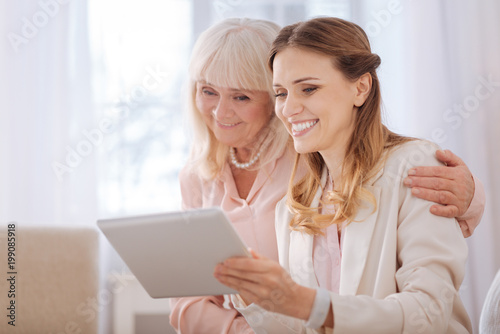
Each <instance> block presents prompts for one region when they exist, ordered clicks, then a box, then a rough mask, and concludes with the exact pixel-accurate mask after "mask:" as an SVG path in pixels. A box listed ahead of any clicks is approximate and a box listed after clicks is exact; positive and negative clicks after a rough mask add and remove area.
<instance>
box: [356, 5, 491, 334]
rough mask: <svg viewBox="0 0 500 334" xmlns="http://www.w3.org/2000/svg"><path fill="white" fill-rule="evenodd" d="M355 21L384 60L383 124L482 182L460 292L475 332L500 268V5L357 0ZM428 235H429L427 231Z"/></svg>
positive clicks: (382, 73) (382, 67)
mask: <svg viewBox="0 0 500 334" xmlns="http://www.w3.org/2000/svg"><path fill="white" fill-rule="evenodd" d="M358 5H359V6H357V7H355V8H354V11H353V15H354V18H355V19H356V20H357V22H358V23H359V24H360V25H361V26H363V27H364V28H365V30H366V31H367V32H368V34H369V35H370V38H371V41H372V45H373V47H374V52H377V53H379V54H380V55H381V57H382V66H381V69H380V77H381V81H382V90H383V98H384V102H385V107H386V115H387V123H388V124H389V126H390V127H391V128H393V129H394V130H396V131H398V132H401V133H404V134H408V135H413V136H417V137H422V138H427V139H430V140H433V141H434V142H437V143H438V144H439V145H440V146H441V147H443V148H448V149H451V150H452V151H453V152H455V153H456V154H457V155H459V156H460V157H461V158H462V159H463V160H464V161H465V162H466V163H467V165H468V166H469V168H470V169H471V171H472V172H473V173H474V175H476V176H477V177H478V178H479V179H480V180H481V181H482V182H483V184H484V186H485V191H486V209H485V213H484V216H483V219H482V221H481V224H480V225H479V227H478V228H477V230H476V231H475V233H474V235H473V236H472V237H471V238H468V239H467V242H468V245H469V261H468V264H467V272H466V278H465V281H464V284H463V286H462V289H461V295H462V298H463V300H464V303H465V304H466V307H467V309H468V312H469V315H470V317H471V320H472V323H473V327H474V330H475V332H476V333H477V329H478V323H479V316H480V312H481V307H482V304H483V302H484V299H485V296H486V293H487V290H488V287H489V285H490V284H491V282H492V280H493V278H494V275H495V273H496V272H497V270H498V269H499V268H500V244H499V243H498V240H499V238H500V226H499V224H498V221H497V219H496V218H497V217H498V216H499V215H500V208H499V204H500V176H498V174H497V173H495V172H496V171H497V170H498V166H499V165H500V61H499V59H500V2H498V1H496V0H479V1H468V0H439V1H436V0H419V1H415V0H407V1H403V0H402V1H395V0H389V1H387V0H384V1H362V2H359V3H358ZM429 233H432V231H429Z"/></svg>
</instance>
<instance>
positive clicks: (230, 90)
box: [196, 79, 269, 97]
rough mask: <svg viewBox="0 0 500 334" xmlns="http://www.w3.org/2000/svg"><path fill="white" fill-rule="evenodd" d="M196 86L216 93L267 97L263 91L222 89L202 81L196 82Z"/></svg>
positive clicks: (266, 93)
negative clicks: (207, 88) (210, 89)
mask: <svg viewBox="0 0 500 334" xmlns="http://www.w3.org/2000/svg"><path fill="white" fill-rule="evenodd" d="M196 86H197V88H198V89H201V88H203V87H204V86H207V87H210V88H212V89H215V90H217V91H218V92H224V93H242V94H247V95H254V96H263V97H267V96H268V95H269V93H268V92H266V91H263V90H257V89H244V88H234V87H223V86H219V85H215V84H212V83H210V82H208V81H206V80H203V79H201V80H198V81H196Z"/></svg>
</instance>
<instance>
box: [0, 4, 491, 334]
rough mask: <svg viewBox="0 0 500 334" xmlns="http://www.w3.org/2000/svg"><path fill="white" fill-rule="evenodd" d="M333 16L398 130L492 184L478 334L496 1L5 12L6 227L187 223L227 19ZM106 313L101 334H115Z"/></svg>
mask: <svg viewBox="0 0 500 334" xmlns="http://www.w3.org/2000/svg"><path fill="white" fill-rule="evenodd" d="M320 15H326V16H337V17H341V18H344V19H347V20H351V21H354V22H356V23H358V24H359V25H360V26H361V27H363V28H364V29H365V31H366V32H367V34H368V35H369V37H370V40H371V43H372V49H373V52H375V53H378V54H379V55H380V56H381V58H382V65H381V67H380V70H379V77H380V80H381V85H382V92H383V102H384V109H385V110H384V112H385V123H386V124H387V125H388V126H389V128H391V129H392V130H394V131H396V132H399V133H402V134H405V135H411V136H416V137H421V138H427V139H430V140H432V141H434V142H436V143H438V144H439V145H440V146H441V147H443V148H448V149H451V150H452V151H453V152H454V153H456V154H457V155H459V156H460V157H461V158H462V159H463V160H464V161H465V162H466V163H467V165H468V166H469V168H470V169H471V171H472V172H473V174H474V175H475V176H476V177H477V178H479V179H480V180H481V181H482V182H483V184H484V187H485V191H486V198H487V202H486V209H485V213H484V216H483V219H482V222H481V224H480V225H479V227H478V229H477V230H476V231H475V233H474V235H473V236H472V237H470V238H468V239H467V242H468V245H469V261H468V265H467V274H466V279H465V282H464V284H463V286H462V290H461V294H462V297H463V300H464V302H465V304H466V307H467V309H468V311H469V314H470V316H471V320H472V322H473V325H474V328H477V326H478V322H479V316H480V312H481V307H482V304H483V301H484V298H485V295H486V292H487V290H488V287H489V285H490V283H491V281H492V279H493V277H494V275H495V273H496V272H497V270H498V269H499V268H500V244H499V243H498V239H500V225H499V223H498V218H495V217H499V216H500V176H499V175H498V174H497V172H498V170H499V168H498V166H499V165H500V1H498V0H476V1H468V0H418V1H417V0H370V1H368V0H352V1H347V0H328V1H327V0H286V1H285V0H143V1H131V0H120V1H118V0H100V1H97V0H74V1H70V0H21V1H7V0H0V36H2V38H1V42H0V43H1V46H0V222H1V224H5V226H6V224H7V223H8V222H12V221H15V222H17V224H18V225H20V226H22V225H40V226H47V225H54V226H69V225H71V226H92V227H94V226H95V221H96V219H98V218H103V217H109V216H120V215H130V214H139V213H152V212H159V211H166V210H175V209H179V207H180V190H179V186H178V181H177V175H178V172H179V170H180V168H181V167H182V166H183V165H184V163H185V161H186V159H187V156H188V148H189V143H190V138H191V136H190V129H189V127H187V126H186V122H185V118H184V116H185V115H184V95H185V92H184V88H185V83H186V74H187V64H188V61H189V55H190V52H191V48H192V46H193V43H194V41H195V40H196V38H197V37H198V35H199V34H200V33H201V32H202V31H203V30H205V29H206V28H208V27H209V26H210V25H212V24H214V23H216V22H218V21H220V20H222V19H224V18H228V17H251V18H261V19H267V20H271V21H274V22H276V23H278V24H280V25H286V24H290V23H294V22H296V21H300V20H305V19H308V18H311V17H315V16H320ZM429 233H432V231H429ZM101 262H102V263H101V267H102V273H101V275H102V276H103V277H105V275H106V273H108V272H110V271H111V270H113V269H114V270H118V271H120V270H121V268H123V264H122V263H121V262H120V260H119V258H118V257H117V255H116V254H115V253H114V252H113V251H112V250H111V249H110V248H109V246H108V245H107V244H106V243H105V242H102V245H101ZM103 284H106V281H105V280H104V279H103ZM103 306H106V307H102V308H100V309H99V311H100V312H101V316H100V322H99V332H100V333H111V331H112V329H113V324H112V321H111V320H109V314H110V312H111V311H110V309H109V307H107V306H108V305H103Z"/></svg>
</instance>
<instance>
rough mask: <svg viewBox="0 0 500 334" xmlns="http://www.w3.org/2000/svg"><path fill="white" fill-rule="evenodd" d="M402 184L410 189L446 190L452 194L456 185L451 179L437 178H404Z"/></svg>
mask: <svg viewBox="0 0 500 334" xmlns="http://www.w3.org/2000/svg"><path fill="white" fill-rule="evenodd" d="M403 183H404V185H405V186H407V187H411V188H415V187H418V188H426V189H432V190H447V191H451V192H453V193H455V192H456V189H455V187H456V185H457V183H456V182H455V181H453V180H452V179H445V178H439V177H411V176H409V177H406V178H405V179H404V180H403Z"/></svg>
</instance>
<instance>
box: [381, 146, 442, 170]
mask: <svg viewBox="0 0 500 334" xmlns="http://www.w3.org/2000/svg"><path fill="white" fill-rule="evenodd" d="M439 149H440V147H439V146H438V145H437V144H435V143H433V142H431V141H428V140H422V139H414V140H410V141H408V142H406V143H403V144H400V145H398V146H397V147H394V148H392V149H391V150H390V151H388V152H387V154H388V155H387V160H386V162H385V167H394V166H404V167H405V169H409V168H411V167H415V166H440V165H443V164H442V163H441V162H439V160H437V158H436V150H439Z"/></svg>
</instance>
